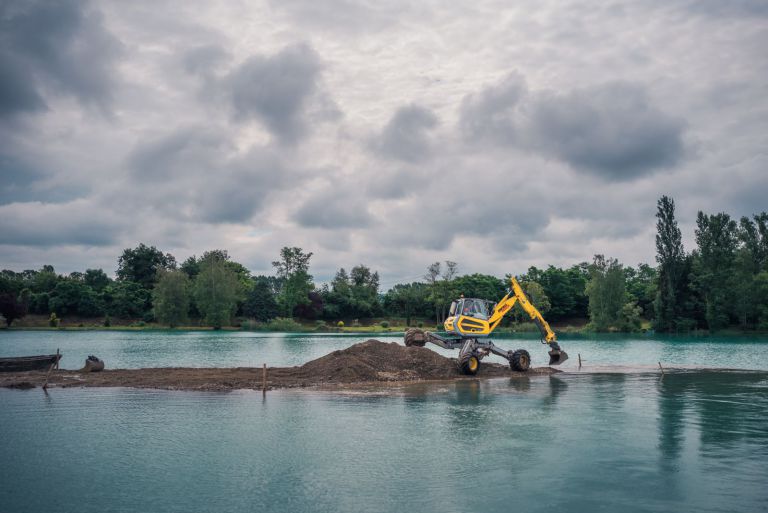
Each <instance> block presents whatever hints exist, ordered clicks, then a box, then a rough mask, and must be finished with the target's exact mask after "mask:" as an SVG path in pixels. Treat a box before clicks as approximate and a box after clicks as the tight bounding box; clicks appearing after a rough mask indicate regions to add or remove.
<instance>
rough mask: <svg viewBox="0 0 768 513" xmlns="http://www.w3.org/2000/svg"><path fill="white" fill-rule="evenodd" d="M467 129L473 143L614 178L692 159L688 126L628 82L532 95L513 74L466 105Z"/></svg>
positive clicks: (468, 99)
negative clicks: (505, 147) (527, 153)
mask: <svg viewBox="0 0 768 513" xmlns="http://www.w3.org/2000/svg"><path fill="white" fill-rule="evenodd" d="M461 127H462V129H463V131H464V133H465V135H466V136H467V137H468V138H469V139H470V140H488V141H491V142H493V143H494V144H498V145H511V146H516V147H519V148H525V149H528V150H532V151H535V152H537V153H540V154H541V155H543V156H548V157H555V158H557V159H560V160H562V161H564V162H567V163H569V164H570V165H571V166H573V167H574V168H576V169H579V170H581V171H583V172H585V173H588V174H593V175H595V176H599V177H602V178H605V179H608V180H631V179H634V178H637V177H639V176H643V175H646V174H649V173H651V172H653V171H655V170H657V169H659V168H663V167H669V166H673V165H675V164H676V163H678V162H679V161H680V159H681V158H682V156H683V153H684V145H683V129H684V124H683V122H682V121H680V120H678V119H675V118H674V117H672V116H669V115H667V114H665V113H663V112H662V111H661V110H660V109H658V108H657V107H655V106H654V105H653V104H652V103H651V102H650V100H649V98H648V95H647V93H646V91H645V89H644V88H643V87H641V86H640V85H637V84H629V83H623V82H614V83H608V84H602V85H598V86H592V87H589V88H584V89H577V90H574V91H571V92H568V93H565V94H562V93H554V92H537V93H530V94H529V93H528V92H527V88H526V87H525V82H524V81H523V79H522V77H521V76H520V75H519V74H513V75H510V76H509V77H507V78H506V79H504V80H503V81H502V82H501V83H500V84H497V85H493V86H490V87H488V88H486V89H484V90H483V91H481V92H480V93H479V94H474V95H470V96H468V97H466V98H465V99H464V102H463V103H462V109H461Z"/></svg>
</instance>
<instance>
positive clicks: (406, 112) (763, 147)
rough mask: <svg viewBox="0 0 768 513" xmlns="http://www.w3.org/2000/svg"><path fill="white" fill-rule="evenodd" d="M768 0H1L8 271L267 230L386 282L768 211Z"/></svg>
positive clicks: (574, 253) (261, 238)
mask: <svg viewBox="0 0 768 513" xmlns="http://www.w3.org/2000/svg"><path fill="white" fill-rule="evenodd" d="M766 48H768V2H765V1H750V0H731V1H728V2H723V1H720V0H699V1H693V0H663V1H662V0H659V1H653V0H648V1H638V2H622V1H605V0H599V1H562V0H557V1H546V0H545V1H535V2H534V1H530V2H509V1H483V0H480V1H471V2H439V1H421V2H409V1H401V0H393V1H388V2H374V1H369V2H364V1H363V2H358V1H354V0H337V1H329V0H274V1H261V2H259V1H242V2H240V1H228V2H182V1H165V0H152V1H143V0H136V1H131V2H124V1H118V0H115V1H104V2H84V1H83V2H81V1H72V0H63V1H57V2H47V1H16V0H5V1H3V2H2V3H1V4H0V268H6V269H12V270H16V271H21V270H23V269H39V268H40V267H42V265H45V264H50V265H53V266H54V267H55V268H56V270H57V271H58V272H60V273H69V272H71V271H82V270H84V269H86V268H103V269H104V270H105V271H106V272H107V273H110V274H111V273H113V272H114V271H115V269H116V266H117V258H118V256H119V255H120V254H121V253H122V251H123V249H125V248H129V247H135V246H137V245H138V244H139V243H142V242H143V243H145V244H148V245H154V246H156V247H157V248H159V249H161V250H162V251H164V252H170V253H172V254H173V255H174V256H175V257H176V258H177V260H179V261H182V260H184V259H185V258H187V257H189V256H190V255H198V256H199V255H201V254H202V253H203V252H204V251H206V250H210V249H217V248H220V249H226V250H228V252H229V254H230V255H231V257H232V258H233V259H234V260H236V261H238V262H240V263H242V264H243V265H245V266H246V267H248V268H249V269H250V270H251V271H252V272H253V273H254V274H271V273H272V266H271V262H272V261H273V260H276V259H277V258H278V255H279V250H280V248H281V247H283V246H299V247H301V248H304V250H305V251H311V252H313V254H314V255H313V257H312V260H311V269H310V270H311V272H312V274H313V275H314V276H315V279H316V281H319V282H322V281H327V280H328V279H329V278H330V277H332V276H333V274H334V272H335V271H336V270H337V269H338V268H340V267H345V268H347V269H349V268H351V267H353V266H355V265H358V264H365V265H367V266H369V267H371V268H372V269H374V270H377V271H378V272H379V273H380V275H381V282H382V288H383V289H387V288H388V287H389V286H391V285H392V284H394V283H396V282H400V281H414V280H418V279H420V278H421V277H422V276H423V274H424V273H425V271H426V267H427V266H428V265H429V264H430V263H432V262H435V261H445V260H452V261H455V262H458V264H459V271H460V273H461V274H465V273H475V272H479V273H488V274H494V275H497V276H503V275H504V274H506V273H513V274H520V273H523V272H525V271H526V270H527V268H528V267H530V266H532V265H536V266H539V267H542V266H546V265H549V264H553V265H557V266H570V265H572V264H575V263H578V262H581V261H589V260H591V258H592V256H593V255H594V254H596V253H601V254H605V255H606V256H610V257H615V258H618V259H619V260H620V261H622V262H623V263H625V264H627V265H637V264H638V263H640V262H645V263H650V264H654V257H655V246H654V235H655V218H654V214H655V211H656V202H657V200H658V198H659V197H660V196H661V195H669V196H671V197H673V198H674V200H675V202H676V206H677V217H678V220H679V222H680V227H681V230H682V232H683V241H684V244H685V246H686V250H691V249H693V248H694V247H695V242H694V229H695V218H696V213H697V211H699V210H703V211H704V212H707V213H716V212H721V211H724V212H727V213H729V214H731V215H732V216H735V217H741V216H743V215H752V214H755V213H758V212H760V211H763V210H768V200H767V199H766V197H767V195H768V155H767V154H766V151H767V148H768V144H767V143H768V51H766Z"/></svg>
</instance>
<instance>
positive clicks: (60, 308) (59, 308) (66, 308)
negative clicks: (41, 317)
mask: <svg viewBox="0 0 768 513" xmlns="http://www.w3.org/2000/svg"><path fill="white" fill-rule="evenodd" d="M48 306H49V308H50V310H51V311H54V312H57V313H58V314H59V315H60V316H66V315H79V316H82V317H100V316H102V315H103V314H104V304H103V301H102V298H101V296H100V295H99V294H97V293H96V291H94V290H93V289H92V288H91V287H89V286H88V285H86V284H85V282H84V281H82V280H81V279H79V277H78V276H76V277H75V278H72V277H69V278H64V279H62V280H60V281H59V282H58V283H57V284H56V287H55V288H54V289H53V291H52V292H51V294H50V299H49V300H48Z"/></svg>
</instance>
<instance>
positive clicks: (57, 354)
mask: <svg viewBox="0 0 768 513" xmlns="http://www.w3.org/2000/svg"><path fill="white" fill-rule="evenodd" d="M59 354H60V353H59V348H58V347H57V348H56V356H59ZM60 358H61V357H60V356H59V358H56V370H59V359H60Z"/></svg>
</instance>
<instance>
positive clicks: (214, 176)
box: [128, 127, 302, 223]
mask: <svg viewBox="0 0 768 513" xmlns="http://www.w3.org/2000/svg"><path fill="white" fill-rule="evenodd" d="M228 135H229V134H228V132H227V131H226V130H225V129H224V128H221V127H219V128H214V127H185V128H181V129H179V130H177V131H174V132H171V133H169V134H167V135H165V136H163V137H160V138H158V139H157V140H148V141H145V142H142V143H141V144H139V145H138V146H137V147H136V148H135V149H134V150H133V151H132V152H131V154H130V156H129V157H128V165H129V167H130V168H131V180H132V186H133V187H136V186H139V187H141V186H142V185H143V184H145V183H152V191H151V193H150V194H151V195H153V196H157V199H158V201H157V204H158V205H159V208H160V209H162V210H165V211H166V213H171V214H172V215H174V216H176V217H181V218H185V217H186V218H187V219H190V220H199V221H202V222H206V223H236V222H246V221H248V220H249V219H250V218H251V217H252V216H253V215H254V214H255V213H257V212H259V211H260V210H261V209H262V207H263V206H264V204H265V202H266V201H267V199H268V198H269V197H270V194H272V193H273V192H275V191H279V190H281V189H283V188H284V187H285V186H287V185H288V184H289V183H293V184H296V183H298V180H299V179H300V178H301V176H302V172H301V171H300V170H296V169H293V168H291V167H289V166H287V165H286V164H285V163H284V162H283V159H282V158H281V157H280V156H279V154H278V153H276V152H275V150H274V148H270V147H259V146H254V147H251V148H250V149H249V150H248V151H247V152H245V153H240V152H238V151H237V149H236V148H235V147H234V146H232V145H231V144H230V142H229V137H228ZM142 194H144V195H145V197H146V194H147V192H143V193H142ZM161 197H165V199H164V200H161V199H160V198H161Z"/></svg>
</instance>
